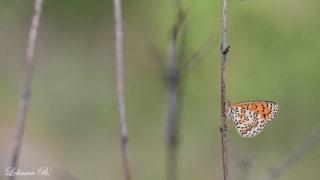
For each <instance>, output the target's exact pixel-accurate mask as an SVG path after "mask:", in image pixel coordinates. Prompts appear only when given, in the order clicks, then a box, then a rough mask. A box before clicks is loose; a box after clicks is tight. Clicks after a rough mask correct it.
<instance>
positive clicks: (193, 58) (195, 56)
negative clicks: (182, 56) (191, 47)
mask: <svg viewBox="0 0 320 180" xmlns="http://www.w3.org/2000/svg"><path fill="white" fill-rule="evenodd" d="M213 38H214V35H213V34H212V36H211V37H210V38H209V39H208V40H207V41H206V42H205V43H204V44H203V45H202V46H201V47H200V48H199V49H198V50H197V51H195V53H194V54H193V55H192V56H191V57H190V58H189V59H188V60H187V61H186V62H185V63H184V64H183V65H182V66H181V68H180V72H181V74H183V73H185V72H186V71H187V69H188V68H189V67H190V66H191V64H193V62H195V61H197V60H198V61H197V63H199V61H200V60H201V56H203V55H204V54H205V53H206V52H207V51H206V50H207V48H208V47H209V44H210V43H211V42H212V40H213Z"/></svg>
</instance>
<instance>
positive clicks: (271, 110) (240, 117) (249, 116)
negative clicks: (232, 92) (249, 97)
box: [226, 100, 278, 137]
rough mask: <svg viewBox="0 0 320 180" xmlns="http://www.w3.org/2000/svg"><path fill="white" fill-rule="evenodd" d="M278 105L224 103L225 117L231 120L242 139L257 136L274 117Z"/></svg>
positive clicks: (251, 102) (253, 102)
mask: <svg viewBox="0 0 320 180" xmlns="http://www.w3.org/2000/svg"><path fill="white" fill-rule="evenodd" d="M277 112H278V104H277V103H275V102H272V101H264V100H262V101H245V102H240V103H236V104H230V102H229V101H228V102H227V103H226V115H227V117H228V118H229V119H231V120H232V121H233V123H234V125H235V126H236V128H237V131H238V133H239V134H240V136H242V137H253V136H255V135H257V134H259V133H260V132H261V131H262V130H263V128H264V126H265V125H266V124H267V123H268V122H270V121H271V119H273V118H274V117H275V115H276V114H277Z"/></svg>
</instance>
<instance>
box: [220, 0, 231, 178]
mask: <svg viewBox="0 0 320 180" xmlns="http://www.w3.org/2000/svg"><path fill="white" fill-rule="evenodd" d="M228 49H229V48H228V47H227V0H222V45H221V52H222V62H221V126H220V132H221V142H222V162H223V176H224V180H227V179H228V162H227V137H226V136H227V126H226V117H225V102H226V85H225V82H226V60H227V52H228Z"/></svg>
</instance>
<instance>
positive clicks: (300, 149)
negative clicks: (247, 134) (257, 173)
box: [262, 124, 320, 180]
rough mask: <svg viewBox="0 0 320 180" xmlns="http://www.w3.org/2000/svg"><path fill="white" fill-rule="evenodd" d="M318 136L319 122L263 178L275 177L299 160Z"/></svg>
mask: <svg viewBox="0 0 320 180" xmlns="http://www.w3.org/2000/svg"><path fill="white" fill-rule="evenodd" d="M319 138H320V124H319V125H318V126H317V127H316V128H315V129H314V130H313V132H311V133H310V134H309V136H308V137H307V138H306V139H305V140H304V141H302V143H301V144H300V145H298V146H297V147H296V148H295V149H294V150H293V151H292V152H291V153H290V154H289V155H288V156H287V157H286V158H285V159H284V160H283V161H282V162H281V163H279V164H278V165H277V166H275V167H274V168H272V170H271V171H270V172H269V173H268V174H266V175H265V176H264V177H263V178H262V179H263V180H273V179H277V178H278V177H279V176H280V175H281V174H282V173H283V172H285V171H286V170H287V169H288V168H289V167H290V166H291V165H293V164H294V163H295V162H296V161H297V160H299V159H300V158H301V157H302V156H303V155H304V154H305V153H306V152H307V150H309V149H310V148H311V147H312V146H314V144H315V143H316V142H318V141H319Z"/></svg>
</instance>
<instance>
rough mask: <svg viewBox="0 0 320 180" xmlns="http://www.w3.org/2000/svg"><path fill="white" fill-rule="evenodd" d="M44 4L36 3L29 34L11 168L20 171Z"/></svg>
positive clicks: (37, 1)
mask: <svg viewBox="0 0 320 180" xmlns="http://www.w3.org/2000/svg"><path fill="white" fill-rule="evenodd" d="M42 2H43V1H42V0H36V1H35V3H34V14H33V18H32V22H31V27H30V32H29V40H28V47H27V53H26V69H25V75H24V83H23V89H22V92H21V96H20V103H19V112H18V117H17V129H16V139H15V143H14V149H13V156H12V160H11V166H10V167H12V168H15V169H18V160H19V154H20V149H21V144H22V137H23V129H24V124H25V118H26V113H27V106H28V101H29V97H30V85H31V79H32V73H33V67H34V56H35V49H36V44H37V36H38V29H39V22H40V17H41V10H42ZM15 177H16V176H10V180H14V179H15Z"/></svg>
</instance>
